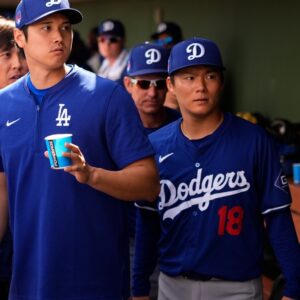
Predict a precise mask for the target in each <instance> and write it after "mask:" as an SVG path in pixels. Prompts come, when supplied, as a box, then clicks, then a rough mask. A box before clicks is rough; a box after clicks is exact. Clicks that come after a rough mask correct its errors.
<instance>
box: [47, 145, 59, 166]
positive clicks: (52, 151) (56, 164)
mask: <svg viewBox="0 0 300 300" xmlns="http://www.w3.org/2000/svg"><path fill="white" fill-rule="evenodd" d="M49 147H50V152H51V154H52V159H53V167H54V168H58V167H59V164H58V160H57V155H56V151H55V146H54V141H53V140H49Z"/></svg>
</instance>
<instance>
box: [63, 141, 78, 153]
mask: <svg viewBox="0 0 300 300" xmlns="http://www.w3.org/2000/svg"><path fill="white" fill-rule="evenodd" d="M65 147H66V148H67V149H69V150H70V151H71V152H74V153H77V154H80V153H81V151H80V149H79V147H78V146H77V145H75V144H72V143H65Z"/></svg>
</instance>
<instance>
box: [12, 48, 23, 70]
mask: <svg viewBox="0 0 300 300" xmlns="http://www.w3.org/2000/svg"><path fill="white" fill-rule="evenodd" d="M21 59H22V58H21V57H20V55H19V53H17V52H14V53H13V54H12V57H11V65H12V68H13V69H15V70H21V69H22V62H21Z"/></svg>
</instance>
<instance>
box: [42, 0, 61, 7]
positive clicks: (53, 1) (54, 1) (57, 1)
mask: <svg viewBox="0 0 300 300" xmlns="http://www.w3.org/2000/svg"><path fill="white" fill-rule="evenodd" d="M60 3H61V0H50V1H48V2H46V6H47V7H51V6H52V5H56V4H60Z"/></svg>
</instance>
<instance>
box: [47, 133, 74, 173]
mask: <svg viewBox="0 0 300 300" xmlns="http://www.w3.org/2000/svg"><path fill="white" fill-rule="evenodd" d="M45 142H46V146H47V150H48V154H49V160H50V166H51V168H52V169H63V168H64V167H67V166H70V165H71V164H72V161H71V159H70V158H68V157H64V156H62V153H63V152H70V150H69V149H68V148H66V147H65V143H72V134H70V133H64V134H53V135H49V136H46V137H45Z"/></svg>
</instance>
